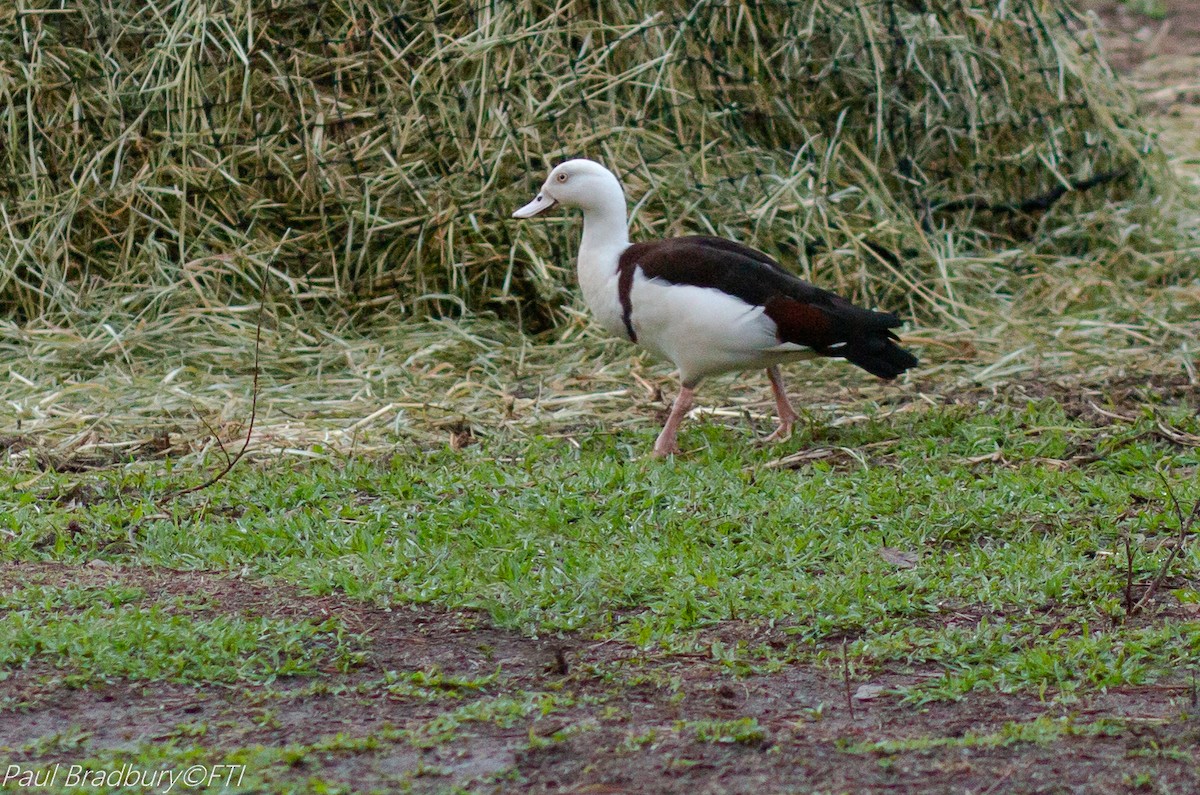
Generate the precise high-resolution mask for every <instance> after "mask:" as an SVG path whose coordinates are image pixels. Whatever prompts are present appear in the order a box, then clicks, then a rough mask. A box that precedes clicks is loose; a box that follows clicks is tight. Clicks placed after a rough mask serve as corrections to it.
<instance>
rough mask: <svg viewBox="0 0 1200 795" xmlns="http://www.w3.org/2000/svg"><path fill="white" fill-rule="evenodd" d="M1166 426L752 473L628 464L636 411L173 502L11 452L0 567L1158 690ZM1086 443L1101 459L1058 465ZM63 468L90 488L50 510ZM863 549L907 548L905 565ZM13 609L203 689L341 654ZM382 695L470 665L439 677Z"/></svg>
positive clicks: (922, 426)
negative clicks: (16, 464) (187, 669)
mask: <svg viewBox="0 0 1200 795" xmlns="http://www.w3.org/2000/svg"><path fill="white" fill-rule="evenodd" d="M1159 421H1161V422H1164V423H1167V424H1169V425H1170V426H1173V427H1175V428H1177V429H1178V430H1179V431H1182V432H1184V433H1191V434H1196V433H1197V432H1200V420H1197V418H1196V416H1195V415H1193V414H1191V413H1190V412H1188V411H1186V410H1179V409H1170V408H1159V409H1158V410H1157V414H1155V413H1153V412H1152V411H1151V410H1150V409H1147V411H1146V412H1145V413H1144V414H1143V415H1142V416H1141V417H1140V418H1138V419H1136V420H1134V421H1132V422H1130V423H1116V424H1114V425H1112V426H1106V427H1093V426H1091V425H1089V424H1088V423H1086V422H1083V421H1080V420H1078V419H1073V418H1072V417H1070V416H1068V415H1067V414H1066V413H1064V410H1063V408H1062V406H1060V405H1059V404H1058V403H1056V402H1054V401H1052V400H1045V401H1041V402H1036V403H1029V404H1027V405H1023V406H1002V405H999V404H997V405H989V406H986V407H984V408H982V409H979V408H975V407H962V406H958V407H944V408H930V409H928V410H925V411H921V412H908V413H902V414H896V415H893V416H892V417H890V418H888V419H886V420H866V421H863V422H860V423H856V424H850V425H846V426H843V427H840V428H822V426H821V425H820V424H819V423H816V422H814V423H812V424H811V425H810V426H809V429H808V430H806V431H805V432H804V433H803V434H801V435H800V436H799V437H798V438H796V439H794V440H793V441H792V442H790V443H789V444H788V446H787V448H786V449H787V450H793V449H801V448H804V447H831V448H832V447H845V448H849V449H852V450H854V449H858V450H862V449H863V448H864V446H866V445H871V444H875V445H878V446H877V447H876V448H867V449H868V450H874V451H876V452H875V454H876V455H877V458H875V459H871V458H869V457H866V456H865V455H864V456H863V457H862V458H861V460H857V459H854V458H847V457H842V458H833V459H830V460H829V461H818V462H816V463H812V464H809V465H807V466H805V467H804V468H801V469H799V470H789V469H771V468H767V467H765V466H764V464H766V463H768V462H769V461H771V460H773V459H774V458H776V457H777V456H779V455H780V454H781V452H782V451H781V450H780V449H779V448H775V449H756V448H754V447H753V446H752V444H751V440H750V437H749V436H748V435H747V433H746V431H745V429H744V428H743V427H738V428H726V427H722V426H720V425H715V424H707V423H703V422H695V423H692V424H691V425H689V426H688V428H687V429H686V430H685V432H684V434H683V437H682V440H683V445H684V447H685V448H688V449H690V450H691V452H690V453H689V454H688V455H686V456H685V457H682V458H679V459H676V460H672V461H667V462H657V461H652V460H649V459H647V458H645V457H644V456H642V455H641V454H642V453H644V451H645V450H647V449H648V448H649V446H650V442H651V438H652V435H651V434H650V433H649V432H648V431H629V432H621V433H616V434H610V433H605V432H600V431H596V432H592V433H584V434H581V435H577V436H576V437H575V438H576V439H577V440H578V448H576V447H574V446H572V445H570V444H568V443H567V442H565V441H563V440H561V439H556V438H540V437H535V438H531V439H527V440H526V439H512V438H510V439H508V440H504V439H500V438H497V439H493V440H489V441H488V442H487V443H485V444H476V445H473V446H470V447H468V448H466V449H465V450H462V451H457V452H456V451H452V450H449V449H414V448H405V449H398V450H397V451H396V452H395V453H394V454H392V455H390V456H386V457H370V458H347V459H344V460H324V461H316V462H313V463H310V464H306V465H303V466H297V465H296V464H295V463H294V462H293V461H290V460H281V461H279V462H275V463H272V462H260V463H258V464H254V465H243V466H241V467H239V468H238V469H237V470H236V471H235V472H234V474H232V475H231V476H230V477H228V478H226V479H225V480H223V481H221V482H220V483H218V484H217V485H215V486H214V487H212V488H210V489H209V490H207V491H206V492H204V493H203V494H201V495H193V496H190V497H187V498H184V499H183V500H181V501H180V502H177V503H175V504H173V505H172V506H171V507H170V509H169V511H168V512H167V513H163V512H161V511H160V510H159V509H158V508H156V507H155V506H154V504H153V502H152V501H153V500H154V499H156V498H157V497H159V496H161V495H162V494H164V493H165V492H166V491H168V490H169V489H170V488H171V487H173V486H174V485H175V484H176V483H177V481H178V477H177V475H178V473H174V474H173V475H172V476H170V477H167V476H166V475H164V470H163V468H162V467H161V466H157V465H141V464H134V465H130V466H128V467H123V468H117V469H109V470H103V471H98V472H95V473H88V474H83V475H72V474H58V473H46V474H43V475H42V476H40V477H36V478H33V485H32V486H29V487H25V488H23V487H22V486H21V484H22V483H25V482H28V481H30V480H31V473H30V472H28V471H8V472H6V473H5V474H4V475H2V476H0V478H3V480H4V482H3V483H2V484H0V489H2V492H0V493H3V494H4V495H5V496H3V497H0V500H2V504H0V528H3V529H5V530H7V531H8V534H10V537H9V539H8V541H7V543H6V544H5V545H4V546H3V548H2V549H0V557H2V558H3V559H7V560H23V561H61V562H66V563H74V564H80V563H86V562H88V561H91V560H93V559H96V558H99V559H101V560H105V561H109V562H112V563H137V564H149V565H154V566H167V567H173V568H195V569H205V570H226V571H229V570H238V571H243V572H247V573H249V574H251V575H254V576H262V577H271V578H277V579H279V580H281V581H284V582H290V583H296V584H299V585H300V586H301V587H302V588H304V589H307V590H309V591H311V592H313V593H316V594H327V593H345V594H348V595H349V596H350V597H352V598H354V599H362V600H370V601H374V602H377V603H379V604H388V603H404V602H429V603H435V604H440V605H446V606H450V607H455V608H477V609H480V610H483V611H486V612H487V613H488V614H489V615H490V616H491V617H492V619H493V620H494V621H495V622H496V623H498V624H499V625H500V626H503V627H512V628H514V629H518V630H520V631H522V632H526V633H546V632H556V631H566V630H582V631H584V632H586V633H590V634H591V635H594V636H596V637H613V638H619V639H622V640H626V641H630V642H632V643H635V644H637V645H639V646H642V647H647V648H653V647H661V648H664V649H669V650H683V649H687V650H697V649H700V650H704V651H706V652H708V653H711V654H712V655H713V656H714V657H716V658H717V659H719V660H720V661H721V662H722V663H724V664H725V665H727V667H728V669H729V670H730V672H731V673H735V674H737V673H746V672H748V671H751V670H770V669H772V668H773V667H777V666H778V665H779V664H781V663H782V662H785V661H788V660H794V659H808V660H812V661H816V662H818V663H825V662H829V663H830V664H832V662H833V659H834V656H835V655H834V654H833V652H832V651H831V650H832V649H833V644H834V643H837V642H840V641H841V640H842V639H847V640H848V641H849V653H850V658H851V663H852V665H853V667H854V670H855V672H856V673H861V672H869V671H872V670H877V669H879V668H881V667H886V666H891V667H895V666H901V667H918V666H919V667H921V668H922V669H925V670H932V671H934V672H936V673H937V676H936V677H933V678H931V679H928V680H927V681H925V682H924V683H923V684H921V685H919V686H914V687H913V688H910V689H909V690H908V695H909V697H910V698H912V699H914V700H918V701H920V700H925V699H930V698H954V697H958V696H960V695H962V694H964V693H967V692H970V691H972V690H975V689H987V690H993V689H994V690H1001V691H1006V692H1008V691H1028V692H1036V693H1041V694H1046V693H1049V694H1051V696H1063V697H1070V695H1071V694H1072V693H1075V692H1078V691H1080V690H1094V689H1099V688H1105V687H1115V686H1120V685H1125V684H1136V683H1144V682H1151V681H1155V680H1156V679H1158V678H1161V677H1163V676H1165V675H1168V674H1171V673H1172V672H1176V671H1178V670H1180V669H1181V667H1184V666H1187V665H1189V664H1193V663H1194V662H1195V661H1196V660H1197V659H1198V657H1200V622H1197V621H1189V620H1182V619H1170V618H1159V619H1155V620H1150V621H1146V620H1144V619H1145V618H1146V616H1147V614H1146V613H1143V614H1142V615H1141V616H1139V617H1138V620H1137V621H1132V622H1128V623H1126V622H1125V618H1126V616H1125V611H1126V607H1125V598H1124V584H1125V579H1126V574H1127V572H1126V558H1125V556H1124V550H1123V546H1122V542H1121V538H1122V533H1124V532H1129V533H1130V534H1131V537H1132V538H1133V539H1134V541H1133V545H1132V551H1133V578H1134V583H1135V584H1136V585H1137V586H1143V585H1145V584H1147V583H1149V581H1150V580H1151V579H1153V577H1154V575H1155V574H1156V573H1157V572H1158V570H1159V568H1160V566H1161V565H1162V562H1163V560H1164V559H1165V556H1166V555H1167V547H1165V546H1163V547H1160V546H1159V542H1161V541H1162V540H1164V539H1166V538H1169V537H1171V536H1172V535H1173V534H1174V532H1175V524H1174V519H1173V518H1172V517H1171V516H1170V514H1169V512H1168V511H1167V509H1166V507H1165V503H1164V499H1165V494H1164V487H1163V483H1162V481H1161V480H1160V479H1159V477H1158V476H1157V475H1156V474H1155V469H1156V468H1158V469H1162V470H1164V471H1167V472H1171V471H1178V472H1179V473H1181V474H1177V475H1169V477H1170V478H1171V482H1172V484H1173V488H1174V489H1175V490H1176V492H1177V495H1178V497H1179V498H1180V499H1181V500H1182V501H1184V502H1185V503H1186V502H1189V501H1191V500H1195V499H1197V498H1200V490H1198V489H1197V484H1196V482H1195V478H1194V472H1195V467H1196V466H1197V464H1198V463H1200V456H1198V455H1197V451H1196V450H1195V449H1194V448H1191V447H1186V446H1177V445H1173V444H1170V443H1168V442H1166V441H1164V439H1163V438H1162V437H1161V436H1160V435H1156V434H1155V433H1154V432H1153V431H1154V429H1155V428H1156V427H1157V425H1156V423H1157V422H1159ZM1078 451H1091V456H1090V457H1084V458H1083V459H1081V460H1082V463H1073V464H1070V465H1066V466H1063V465H1061V464H1056V463H1055V462H1056V461H1063V460H1067V459H1069V458H1070V456H1071V455H1074V454H1075V453H1077V452H1078ZM993 454H995V455H993ZM993 457H994V458H997V459H998V460H992V458H993ZM1093 459H1094V460H1093ZM1186 473H1192V474H1191V475H1189V474H1186ZM80 482H86V483H87V484H88V485H89V487H90V488H91V489H92V494H93V500H92V502H91V503H90V504H89V505H87V506H86V507H79V506H74V507H72V504H71V503H61V502H56V501H55V500H56V498H61V497H62V496H63V495H64V494H67V493H69V492H70V491H71V490H72V489H75V488H77V486H78V484H79V483H80ZM1131 507H1132V508H1133V510H1128V509H1131ZM131 539H132V540H133V544H132V546H131ZM882 547H888V548H891V549H897V550H901V551H904V552H907V553H909V554H911V555H914V556H916V560H917V562H916V564H915V565H914V566H912V567H911V568H906V567H901V566H897V565H896V564H895V563H893V562H890V561H889V560H887V559H886V558H885V557H884V556H883V555H881V553H880V549H881V548H882ZM1198 571H1200V556H1198V554H1197V546H1196V545H1195V544H1194V543H1188V544H1187V545H1186V547H1185V549H1184V550H1183V553H1182V554H1181V555H1180V556H1179V557H1178V559H1177V560H1176V561H1175V563H1174V571H1173V572H1172V573H1173V575H1175V577H1176V579H1174V580H1172V581H1171V582H1172V583H1173V584H1172V585H1171V587H1172V588H1175V589H1176V591H1177V592H1178V596H1177V597H1175V596H1172V595H1171V594H1170V593H1168V592H1167V591H1168V590H1169V589H1167V590H1164V593H1163V598H1164V599H1165V601H1166V602H1167V603H1168V604H1171V603H1174V602H1175V600H1176V598H1178V600H1179V601H1185V602H1186V601H1195V600H1196V599H1197V598H1198V597H1197V594H1196V593H1195V591H1194V590H1193V589H1192V586H1189V585H1187V583H1188V582H1191V583H1194V582H1195V579H1194V578H1195V577H1196V574H1197V572H1198ZM1181 583H1182V584H1181ZM3 600H4V601H3V602H2V603H0V604H2V605H3V607H2V608H0V609H3V610H5V612H2V613H0V615H2V618H0V637H2V638H3V639H4V642H3V643H0V649H5V651H3V652H2V654H3V655H4V658H3V659H4V660H5V661H6V662H9V663H10V664H18V665H20V664H24V663H25V662H27V661H30V660H34V659H37V660H42V661H46V662H49V663H51V664H52V665H55V666H62V665H70V666H72V667H73V668H74V669H76V670H78V671H80V672H83V675H85V676H99V677H109V676H129V677H134V678H141V677H150V678H155V677H164V678H172V677H179V676H184V675H185V674H184V673H183V669H182V667H181V666H180V664H179V663H178V662H177V660H176V657H177V655H178V654H179V651H180V649H184V648H186V649H189V650H195V651H196V653H198V654H200V655H201V659H202V660H203V661H204V663H203V664H204V666H205V667H204V668H202V669H201V671H200V673H198V674H196V675H195V676H196V678H197V679H204V678H212V679H216V680H220V681H232V680H236V679H244V678H263V677H269V676H273V675H277V674H280V673H290V672H295V673H306V672H311V671H312V670H313V665H314V661H315V657H314V655H315V654H316V652H315V651H314V649H316V648H318V647H319V648H321V649H323V651H322V653H325V652H326V651H328V652H330V653H332V654H333V655H334V657H335V658H336V659H338V660H342V661H343V664H350V662H352V660H353V658H354V644H353V643H351V642H349V641H346V640H343V639H340V634H339V628H338V627H336V626H334V625H332V624H312V623H305V622H280V621H266V620H263V619H246V620H231V619H227V618H226V619H211V620H210V619H203V618H197V617H189V616H188V615H186V610H184V609H183V608H184V607H186V606H185V605H178V604H171V603H170V602H169V600H168V601H167V602H162V601H154V600H150V599H148V598H146V597H145V595H143V594H139V593H137V592H135V591H130V590H128V589H121V588H118V587H108V588H97V589H92V590H86V589H84V590H80V589H78V588H74V589H65V590H58V591H54V590H47V589H44V588H25V589H20V590H16V591H13V592H9V593H7V594H6V595H4V596H3ZM735 619H736V620H750V621H762V622H770V623H772V624H774V625H775V626H776V627H777V628H780V629H782V631H783V632H785V633H786V635H787V637H789V638H790V639H791V642H790V643H789V644H787V645H786V647H785V648H782V649H781V648H767V647H758V646H753V645H747V644H745V643H735V644H732V645H730V644H721V643H718V642H714V641H713V640H712V638H711V636H709V635H708V634H706V630H708V629H709V628H712V627H714V626H715V625H717V624H718V623H719V622H724V621H729V620H735ZM260 637H262V638H265V641H264V642H260V643H258V645H256V646H255V647H254V648H253V649H251V648H249V647H244V646H243V645H242V643H243V642H244V641H248V640H249V639H251V638H255V639H257V638H260ZM314 640H318V641H320V642H319V643H317V644H316V645H314V643H313V641H314ZM326 647H328V648H326ZM838 659H840V658H838ZM392 686H397V687H400V688H402V689H404V690H406V691H407V690H413V691H414V692H416V691H417V690H422V691H425V692H431V691H436V690H438V689H448V690H450V691H454V690H462V689H463V688H468V689H470V688H472V687H477V683H476V684H472V683H471V682H465V683H464V682H453V681H452V682H448V683H439V682H438V680H437V674H436V672H431V673H428V674H421V681H417V680H416V679H413V678H411V677H408V678H402V679H400V680H397V681H396V682H393V683H392Z"/></svg>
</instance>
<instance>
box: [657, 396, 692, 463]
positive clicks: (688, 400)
mask: <svg viewBox="0 0 1200 795" xmlns="http://www.w3.org/2000/svg"><path fill="white" fill-rule="evenodd" d="M694 394H695V391H694V390H692V389H689V388H688V387H686V386H681V387H680V388H679V395H678V397H676V398H675V402H674V403H673V404H672V405H671V415H670V416H669V417H667V424H666V425H664V426H663V429H662V433H660V434H659V435H658V439H657V440H656V441H655V442H654V457H655V458H666V457H667V456H669V455H675V454H676V453H678V452H679V443H678V442H676V441H675V434H676V433H677V432H678V431H679V423H681V422H683V418H684V416H685V415H686V414H687V413H688V411H689V410H690V409H691V408H692V395H694Z"/></svg>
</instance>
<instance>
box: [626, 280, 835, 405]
mask: <svg viewBox="0 0 1200 795" xmlns="http://www.w3.org/2000/svg"><path fill="white" fill-rule="evenodd" d="M630 298H631V302H632V304H633V312H632V314H631V320H632V322H633V328H634V331H636V332H637V336H638V342H639V343H640V344H641V345H644V346H645V347H646V348H647V349H649V350H650V351H652V352H653V353H655V354H657V355H659V356H661V357H663V358H664V359H667V360H669V361H671V362H673V363H674V364H675V366H676V367H678V368H679V377H680V379H681V380H682V382H683V383H684V385H685V386H690V387H694V386H695V385H696V384H698V383H699V382H700V381H701V380H702V379H704V378H707V377H708V376H711V375H717V374H720V373H726V372H730V371H732V370H750V369H757V368H760V367H770V366H771V365H775V364H780V363H783V362H788V361H795V360H797V359H808V358H812V357H814V356H815V355H816V354H815V353H814V352H813V351H812V350H810V349H808V348H805V347H803V346H801V345H794V344H792V343H782V344H781V343H780V342H779V339H778V337H777V336H776V328H775V321H773V320H771V318H769V317H767V316H766V314H764V312H763V308H762V307H760V306H753V305H751V304H747V303H746V302H745V301H742V300H741V299H740V298H735V297H734V296H731V295H729V294H727V293H723V292H721V291H720V290H716V289H711V288H706V287H692V286H690V285H678V284H670V283H668V282H664V281H660V280H656V279H647V278H646V277H645V276H644V275H643V274H642V273H641V272H640V271H639V272H638V273H637V274H635V276H634V280H633V287H632V289H631V291H630Z"/></svg>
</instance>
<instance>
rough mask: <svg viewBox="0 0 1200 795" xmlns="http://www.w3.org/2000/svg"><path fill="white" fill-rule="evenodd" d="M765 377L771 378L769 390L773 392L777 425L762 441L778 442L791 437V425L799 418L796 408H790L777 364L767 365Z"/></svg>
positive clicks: (790, 404)
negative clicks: (777, 416) (777, 418)
mask: <svg viewBox="0 0 1200 795" xmlns="http://www.w3.org/2000/svg"><path fill="white" fill-rule="evenodd" d="M767 377H768V378H770V379H771V391H772V392H774V393H775V412H776V413H777V414H778V415H779V427H778V428H776V429H775V432H774V433H772V434H771V435H770V436H768V437H767V438H766V439H763V441H764V442H778V441H782V440H784V439H788V438H790V437H791V435H792V426H794V425H795V424H796V420H798V419H800V415H799V414H797V413H796V410H795V409H794V408H792V403H791V401H790V400H788V396H787V392H786V391H785V390H784V388H783V375H782V374H781V373H780V372H779V365H775V366H774V367H768V368H767Z"/></svg>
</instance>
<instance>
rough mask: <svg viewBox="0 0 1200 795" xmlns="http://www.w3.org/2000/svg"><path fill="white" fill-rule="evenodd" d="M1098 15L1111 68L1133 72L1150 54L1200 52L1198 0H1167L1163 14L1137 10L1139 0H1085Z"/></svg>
mask: <svg viewBox="0 0 1200 795" xmlns="http://www.w3.org/2000/svg"><path fill="white" fill-rule="evenodd" d="M1080 6H1081V7H1082V8H1085V9H1087V10H1090V11H1094V12H1095V13H1096V15H1097V16H1098V17H1099V19H1100V33H1101V41H1102V42H1103V45H1104V54H1105V56H1106V57H1107V58H1108V62H1109V63H1110V64H1112V66H1113V68H1114V69H1117V70H1118V71H1122V72H1132V71H1134V70H1135V69H1136V68H1137V67H1139V66H1141V65H1142V64H1144V63H1146V62H1147V61H1149V60H1151V59H1153V58H1163V59H1171V58H1179V57H1190V56H1196V55H1200V0H1166V2H1164V3H1162V4H1161V6H1162V12H1163V13H1162V14H1161V15H1160V14H1154V15H1150V14H1145V13H1140V12H1139V11H1138V10H1137V8H1138V6H1139V3H1136V2H1135V3H1122V2H1119V1H1118V0H1088V1H1087V2H1083V3H1080Z"/></svg>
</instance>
